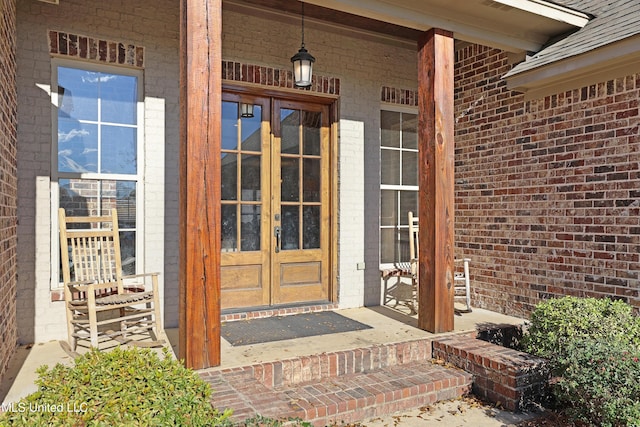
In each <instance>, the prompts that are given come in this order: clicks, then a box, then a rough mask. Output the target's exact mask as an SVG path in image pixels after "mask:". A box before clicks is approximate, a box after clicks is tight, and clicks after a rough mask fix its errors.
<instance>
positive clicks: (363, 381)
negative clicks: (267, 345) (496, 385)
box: [201, 359, 472, 426]
mask: <svg viewBox="0 0 640 427" xmlns="http://www.w3.org/2000/svg"><path fill="white" fill-rule="evenodd" d="M201 376H202V378H203V379H204V380H205V381H207V382H208V383H209V384H210V385H211V388H212V390H213V394H212V401H213V403H214V405H215V406H216V407H217V408H231V409H233V411H234V416H233V418H234V420H235V421H238V422H239V421H243V420H245V419H247V418H249V417H253V416H255V415H257V414H259V415H262V416H265V417H270V418H274V419H287V418H290V417H291V418H299V419H302V420H305V421H309V422H311V423H313V425H315V426H325V425H328V424H330V423H332V422H336V423H337V424H340V423H342V422H354V421H362V420H365V419H368V418H371V417H377V416H380V415H385V414H390V413H394V412H397V411H401V410H406V409H411V408H417V407H420V406H423V405H427V404H432V403H435V402H437V401H440V400H448V399H454V398H457V397H460V396H462V395H464V394H467V393H468V392H469V390H470V389H471V382H472V377H471V375H470V374H468V373H466V372H464V371H461V370H458V369H453V368H446V367H444V366H442V365H439V364H436V363H433V362H432V361H431V360H429V359H427V360H416V361H410V362H408V363H401V364H392V365H389V366H385V367H379V368H377V369H373V370H369V371H362V372H353V373H345V374H342V375H338V376H326V377H324V378H320V379H315V380H312V381H294V382H281V383H280V384H279V385H276V386H272V385H267V384H265V382H263V381H261V380H259V379H257V378H256V376H255V375H254V369H246V368H237V369H225V370H211V371H207V372H201Z"/></svg>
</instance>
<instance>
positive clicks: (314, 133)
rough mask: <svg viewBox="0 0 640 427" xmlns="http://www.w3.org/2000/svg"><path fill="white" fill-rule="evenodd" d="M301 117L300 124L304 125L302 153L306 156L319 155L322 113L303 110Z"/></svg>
mask: <svg viewBox="0 0 640 427" xmlns="http://www.w3.org/2000/svg"><path fill="white" fill-rule="evenodd" d="M302 117H303V122H302V125H303V126H304V144H303V145H304V154H305V155H307V156H319V155H320V127H321V125H322V113H319V112H312V111H303V112H302Z"/></svg>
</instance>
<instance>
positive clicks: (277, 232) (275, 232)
mask: <svg viewBox="0 0 640 427" xmlns="http://www.w3.org/2000/svg"><path fill="white" fill-rule="evenodd" d="M273 235H274V236H275V237H276V249H275V250H276V253H278V252H280V237H281V236H282V230H281V229H280V227H279V226H277V225H276V226H275V227H273Z"/></svg>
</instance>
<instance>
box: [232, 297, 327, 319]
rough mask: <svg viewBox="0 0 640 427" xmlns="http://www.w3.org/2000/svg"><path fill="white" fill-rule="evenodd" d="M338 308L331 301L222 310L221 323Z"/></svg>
mask: <svg viewBox="0 0 640 427" xmlns="http://www.w3.org/2000/svg"><path fill="white" fill-rule="evenodd" d="M337 308H338V304H337V303H333V302H329V301H314V302H305V303H303V304H301V303H298V304H283V305H277V306H261V307H244V308H233V309H225V310H222V313H221V315H220V321H222V322H233V321H236V320H247V319H260V318H263V317H277V316H290V315H292V314H301V313H315V312H319V311H329V310H335V309H337Z"/></svg>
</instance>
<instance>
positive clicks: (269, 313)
mask: <svg viewBox="0 0 640 427" xmlns="http://www.w3.org/2000/svg"><path fill="white" fill-rule="evenodd" d="M62 297H63V299H64V295H63V296H62ZM337 308H338V304H316V305H305V306H301V307H286V308H278V307H273V308H267V309H264V310H256V311H242V312H238V313H224V314H222V315H221V316H220V321H221V322H234V321H237V320H249V319H261V318H264V317H274V316H289V315H292V314H302V313H317V312H320V311H328V310H336V309H337Z"/></svg>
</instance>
